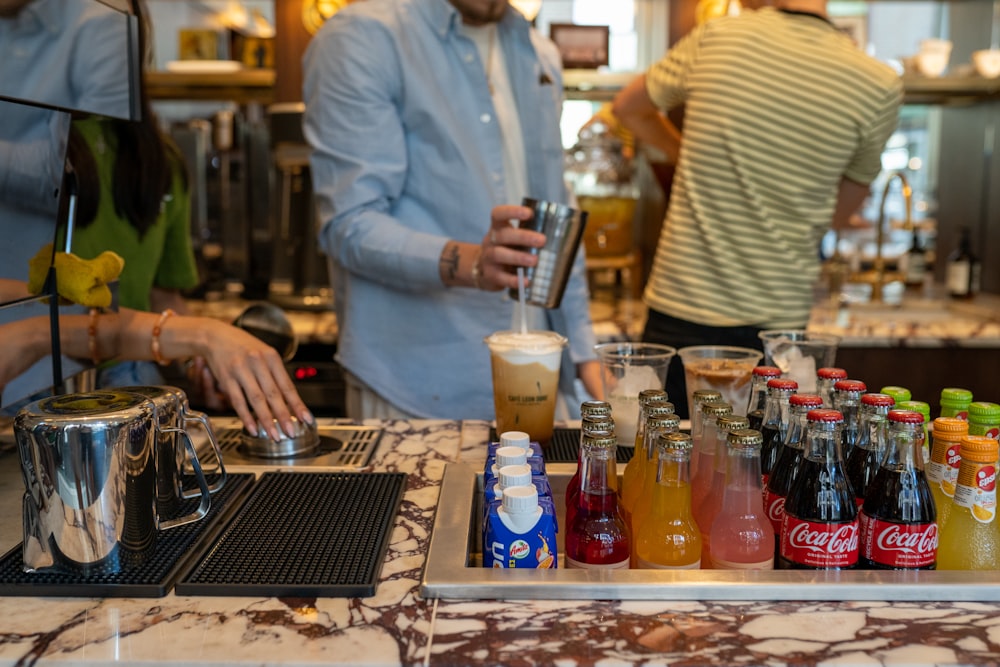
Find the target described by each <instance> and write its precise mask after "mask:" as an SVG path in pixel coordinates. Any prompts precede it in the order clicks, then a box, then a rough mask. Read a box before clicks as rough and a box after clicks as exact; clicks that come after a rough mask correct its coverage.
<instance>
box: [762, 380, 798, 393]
mask: <svg viewBox="0 0 1000 667" xmlns="http://www.w3.org/2000/svg"><path fill="white" fill-rule="evenodd" d="M767 388H768V389H780V390H782V391H796V390H797V389H798V388H799V383H798V382H796V381H795V380H790V379H788V378H774V379H773V380H768V381H767Z"/></svg>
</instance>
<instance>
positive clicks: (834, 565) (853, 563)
mask: <svg viewBox="0 0 1000 667" xmlns="http://www.w3.org/2000/svg"><path fill="white" fill-rule="evenodd" d="M843 424H844V416H843V415H842V414H840V412H838V411H836V410H824V409H819V410H810V411H809V412H808V413H807V414H806V440H805V449H804V453H803V456H802V464H801V465H800V467H799V472H798V474H797V475H796V476H795V479H794V480H793V481H792V486H791V488H790V489H789V490H788V497H787V498H785V516H784V519H782V522H781V548H780V557H779V560H778V566H779V567H780V568H782V569H806V570H849V569H854V568H856V567H857V565H858V506H857V504H855V502H854V490H853V489H851V483H850V482H849V481H848V480H847V474H846V473H845V472H844V459H843V457H842V455H841V440H842V438H841V435H840V430H841V429H842V428H843Z"/></svg>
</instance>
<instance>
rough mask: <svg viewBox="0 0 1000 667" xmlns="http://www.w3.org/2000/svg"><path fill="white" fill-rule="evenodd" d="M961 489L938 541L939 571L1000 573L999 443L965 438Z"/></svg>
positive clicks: (976, 436)
mask: <svg viewBox="0 0 1000 667" xmlns="http://www.w3.org/2000/svg"><path fill="white" fill-rule="evenodd" d="M961 455H962V465H961V468H960V469H959V471H958V486H957V487H956V489H955V497H954V498H953V502H952V505H951V511H950V513H949V515H948V521H947V523H945V524H944V526H942V527H941V535H940V537H939V539H938V557H937V566H938V569H939V570H998V569H1000V532H998V525H997V485H996V477H997V441H996V440H993V439H992V438H988V437H986V436H982V435H967V436H965V437H964V438H962V449H961Z"/></svg>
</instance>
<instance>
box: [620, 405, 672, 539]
mask: <svg viewBox="0 0 1000 667" xmlns="http://www.w3.org/2000/svg"><path fill="white" fill-rule="evenodd" d="M646 428H647V433H648V437H647V439H646V463H645V465H644V466H643V469H642V479H641V480H638V481H639V483H640V484H641V485H642V486H641V490H640V491H639V494H638V495H637V496H636V498H635V502H634V503H633V505H632V507H630V508H629V509H628V511H627V512H624V513H623V514H624V516H625V522H626V523H627V524H628V527H629V529H630V530H631V531H632V534H633V535H635V533H636V531H638V530H639V527H640V526H641V525H642V523H643V522H644V521H645V520H646V518H647V517H648V516H649V512H650V510H651V508H652V503H653V492H654V491H655V489H656V473H657V471H658V468H657V464H658V461H657V458H656V457H657V455H658V454H659V452H658V450H657V448H656V443H657V442H659V440H660V438H661V437H663V436H664V435H668V434H670V433H677V432H678V431H680V428H681V418H680V417H678V416H677V415H675V414H673V413H670V414H666V415H653V416H651V417H650V418H649V419H647V420H646ZM634 547H635V545H634V543H633V551H632V557H633V558H634V557H635V549H634Z"/></svg>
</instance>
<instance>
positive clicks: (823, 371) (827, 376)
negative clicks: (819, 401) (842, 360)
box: [816, 368, 847, 380]
mask: <svg viewBox="0 0 1000 667" xmlns="http://www.w3.org/2000/svg"><path fill="white" fill-rule="evenodd" d="M816 377H818V378H822V379H824V380H846V379H847V371H845V370H844V369H843V368H820V369H818V370H817V371H816Z"/></svg>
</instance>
